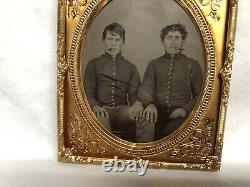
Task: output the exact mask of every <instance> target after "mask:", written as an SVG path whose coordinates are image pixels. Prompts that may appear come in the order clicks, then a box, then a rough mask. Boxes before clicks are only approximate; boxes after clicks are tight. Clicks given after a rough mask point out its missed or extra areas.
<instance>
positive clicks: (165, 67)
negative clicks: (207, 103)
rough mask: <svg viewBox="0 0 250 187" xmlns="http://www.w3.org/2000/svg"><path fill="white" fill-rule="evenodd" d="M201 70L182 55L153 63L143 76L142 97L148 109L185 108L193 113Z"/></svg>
mask: <svg viewBox="0 0 250 187" xmlns="http://www.w3.org/2000/svg"><path fill="white" fill-rule="evenodd" d="M202 79H203V77H202V70H201V67H200V65H199V63H198V62H196V61H195V60H193V59H191V58H188V57H187V56H185V55H183V54H177V55H175V57H173V58H172V57H171V56H170V55H168V54H165V55H163V56H161V57H160V58H157V59H155V60H152V61H151V62H150V63H149V64H148V67H147V70H146V72H145V74H144V80H143V83H142V85H141V87H140V89H139V93H138V94H139V98H140V99H141V100H142V102H143V103H144V105H145V106H147V105H148V104H149V103H155V104H156V105H157V106H158V107H163V108H165V107H167V108H170V107H183V108H184V109H185V110H186V111H187V112H188V113H189V112H191V111H192V109H193V107H194V104H195V102H196V100H197V97H198V95H199V93H200V90H201V86H202Z"/></svg>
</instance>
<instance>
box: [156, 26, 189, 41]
mask: <svg viewBox="0 0 250 187" xmlns="http://www.w3.org/2000/svg"><path fill="white" fill-rule="evenodd" d="M174 31H179V32H180V33H181V36H182V39H183V40H185V39H186V38H187V35H188V32H187V30H186V28H185V26H184V25H182V24H180V23H177V24H173V25H168V26H166V27H164V28H163V29H162V30H161V41H163V40H164V39H165V37H166V35H167V34H168V33H169V32H174Z"/></svg>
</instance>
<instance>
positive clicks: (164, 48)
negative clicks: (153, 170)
mask: <svg viewBox="0 0 250 187" xmlns="http://www.w3.org/2000/svg"><path fill="white" fill-rule="evenodd" d="M154 2H155V3H152V1H151V0H136V1H131V0H115V1H111V2H110V3H109V4H107V5H106V6H105V7H104V8H103V9H102V11H100V13H99V14H98V15H97V16H96V18H95V19H94V21H93V22H92V24H91V27H90V29H89V30H88V32H87V37H86V41H85V44H84V47H83V50H82V56H83V58H82V61H81V63H82V75H83V76H82V80H83V87H84V91H85V93H86V96H87V100H88V102H89V105H90V107H91V109H92V111H93V112H94V114H95V116H96V118H97V119H98V120H99V121H100V122H101V124H102V125H103V126H104V127H105V128H106V129H107V130H108V131H109V132H111V133H112V134H114V135H115V136H117V137H119V138H121V139H124V140H127V141H130V142H136V143H149V142H153V141H157V140H160V139H162V138H165V137H167V136H169V135H170V134H172V133H174V132H175V131H177V130H178V129H179V128H180V127H181V126H182V125H183V123H184V122H185V120H186V119H187V117H188V116H189V114H190V113H191V112H192V110H193V109H194V107H195V106H196V103H197V100H198V98H199V94H200V92H201V89H202V85H203V75H204V64H205V63H204V61H205V59H204V56H205V54H204V46H203V43H202V37H201V34H200V31H199V29H198V27H197V25H196V24H195V23H194V22H193V20H192V19H191V18H190V17H189V15H188V14H187V12H186V11H185V10H184V9H183V8H182V7H181V6H180V5H179V4H178V3H177V2H176V1H174V0H156V1H154Z"/></svg>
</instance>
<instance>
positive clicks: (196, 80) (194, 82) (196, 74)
mask: <svg viewBox="0 0 250 187" xmlns="http://www.w3.org/2000/svg"><path fill="white" fill-rule="evenodd" d="M190 77H191V92H192V94H191V95H192V98H191V100H190V101H189V102H188V103H186V104H185V105H183V106H182V107H183V108H184V109H185V110H186V111H187V112H188V114H189V113H191V111H192V109H193V107H194V105H195V103H196V101H197V99H198V96H199V94H200V91H201V87H202V81H203V76H202V70H201V67H200V64H199V63H198V62H196V61H193V62H192V64H191V75H190Z"/></svg>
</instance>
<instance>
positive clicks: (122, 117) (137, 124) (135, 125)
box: [98, 105, 155, 143]
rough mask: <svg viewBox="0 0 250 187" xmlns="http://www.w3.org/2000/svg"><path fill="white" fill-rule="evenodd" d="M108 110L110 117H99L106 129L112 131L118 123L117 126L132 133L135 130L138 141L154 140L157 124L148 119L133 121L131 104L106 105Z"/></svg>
mask: <svg viewBox="0 0 250 187" xmlns="http://www.w3.org/2000/svg"><path fill="white" fill-rule="evenodd" d="M104 108H105V109H106V110H107V111H108V114H109V117H108V118H107V117H98V120H99V121H100V122H101V123H102V124H103V125H104V127H105V128H106V129H108V130H109V131H111V130H112V129H113V128H114V125H116V126H117V127H116V128H119V129H121V130H124V131H126V132H129V133H131V131H133V129H134V130H135V140H136V142H138V143H146V142H152V141H153V140H154V134H155V126H154V124H150V123H148V122H147V121H145V120H143V119H140V120H138V121H132V120H131V116H130V114H129V106H126V105H124V106H117V107H108V106H104ZM131 129H132V130H131Z"/></svg>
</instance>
